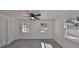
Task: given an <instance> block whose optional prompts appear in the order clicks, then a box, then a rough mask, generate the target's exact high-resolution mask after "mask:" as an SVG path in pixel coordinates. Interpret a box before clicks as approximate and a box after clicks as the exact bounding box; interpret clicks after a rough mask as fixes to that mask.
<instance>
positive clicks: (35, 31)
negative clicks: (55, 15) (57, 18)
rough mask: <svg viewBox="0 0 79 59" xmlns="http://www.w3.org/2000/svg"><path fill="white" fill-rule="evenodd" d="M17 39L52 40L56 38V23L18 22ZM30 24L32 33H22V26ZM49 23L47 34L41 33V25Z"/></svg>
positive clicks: (44, 21) (39, 21) (50, 21)
mask: <svg viewBox="0 0 79 59" xmlns="http://www.w3.org/2000/svg"><path fill="white" fill-rule="evenodd" d="M17 22H18V24H17V25H18V26H17V34H18V35H17V39H52V38H53V37H54V21H53V20H37V21H31V20H17ZM23 22H24V23H26V24H29V27H30V32H29V33H26V34H24V33H22V32H21V24H22V23H23ZM42 22H43V23H47V25H48V31H47V32H46V33H40V23H42Z"/></svg>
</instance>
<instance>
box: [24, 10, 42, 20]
mask: <svg viewBox="0 0 79 59" xmlns="http://www.w3.org/2000/svg"><path fill="white" fill-rule="evenodd" d="M25 12H26V13H27V14H28V16H24V17H29V18H30V20H40V18H39V16H41V14H40V13H36V12H35V13H33V12H29V11H25Z"/></svg>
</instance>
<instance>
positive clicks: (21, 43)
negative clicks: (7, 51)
mask: <svg viewBox="0 0 79 59" xmlns="http://www.w3.org/2000/svg"><path fill="white" fill-rule="evenodd" d="M41 42H44V43H48V44H51V45H52V47H54V48H62V47H61V46H60V45H59V44H58V43H57V42H55V41H54V40H52V39H40V40H38V39H18V40H15V41H14V42H12V43H10V44H8V45H6V46H3V47H2V48H41Z"/></svg>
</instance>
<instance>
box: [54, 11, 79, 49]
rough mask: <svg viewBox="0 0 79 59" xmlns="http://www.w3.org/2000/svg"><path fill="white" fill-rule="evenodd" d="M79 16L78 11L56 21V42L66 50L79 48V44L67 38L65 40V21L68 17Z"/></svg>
mask: <svg viewBox="0 0 79 59" xmlns="http://www.w3.org/2000/svg"><path fill="white" fill-rule="evenodd" d="M72 16H79V12H78V11H72V12H68V13H67V14H65V15H64V16H62V17H60V18H58V19H56V21H55V38H54V39H55V41H57V42H58V43H59V44H60V45H61V46H62V47H65V48H74V47H78V48H79V43H76V42H73V41H71V40H69V39H67V38H64V20H67V19H68V17H72Z"/></svg>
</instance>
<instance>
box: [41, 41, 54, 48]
mask: <svg viewBox="0 0 79 59" xmlns="http://www.w3.org/2000/svg"><path fill="white" fill-rule="evenodd" d="M41 46H42V48H53V47H52V45H51V44H48V43H44V42H41Z"/></svg>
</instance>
